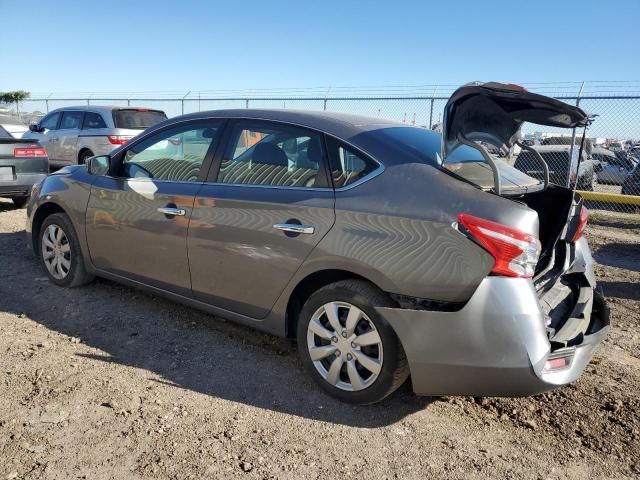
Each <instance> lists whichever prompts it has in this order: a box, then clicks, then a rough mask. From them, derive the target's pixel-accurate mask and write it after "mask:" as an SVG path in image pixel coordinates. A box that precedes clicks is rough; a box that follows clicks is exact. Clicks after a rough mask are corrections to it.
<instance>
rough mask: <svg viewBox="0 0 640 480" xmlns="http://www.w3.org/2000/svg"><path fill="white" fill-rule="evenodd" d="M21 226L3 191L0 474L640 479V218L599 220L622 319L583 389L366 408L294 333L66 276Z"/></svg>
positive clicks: (608, 288) (593, 238)
mask: <svg viewBox="0 0 640 480" xmlns="http://www.w3.org/2000/svg"><path fill="white" fill-rule="evenodd" d="M24 223H25V213H24V211H23V210H14V209H13V207H12V206H11V204H10V203H8V202H4V201H0V327H1V332H0V480H2V479H14V478H25V479H36V478H46V479H71V478H86V479H96V478H99V479H102V478H114V479H137V478H171V479H183V478H196V479H202V478H235V477H238V478H247V479H260V478H292V479H294V478H295V479H297V478H347V477H357V478H363V479H369V478H375V479H385V478H478V479H480V478H483V479H484V478H514V479H515V478H518V479H519V478H526V479H528V478H533V479H546V478H550V479H556V478H571V479H580V480H584V479H585V478H589V479H594V478H615V479H620V478H638V477H640V350H639V348H638V347H639V346H640V333H639V332H640V330H639V327H640V225H613V226H611V225H607V224H604V223H602V222H600V223H599V224H597V225H592V226H591V227H590V228H589V230H588V237H589V241H590V244H591V246H592V249H593V251H594V256H595V258H596V259H597V261H598V263H599V266H598V267H597V275H598V279H599V281H600V286H601V287H602V288H603V289H604V292H605V295H606V297H607V299H608V301H609V302H610V306H611V310H612V324H613V328H612V330H611V333H610V335H609V337H608V339H607V340H606V342H605V344H604V346H603V348H602V349H601V350H600V352H599V354H598V355H597V357H596V358H595V359H594V361H593V362H592V364H591V365H589V366H588V367H587V370H586V371H585V373H584V375H583V376H582V378H581V379H580V380H579V381H578V382H576V383H575V384H574V385H571V386H568V387H565V388H562V389H560V390H557V391H554V392H551V393H547V394H544V395H540V396H537V397H533V398H524V399H498V398H470V397H464V398H454V397H451V398H447V397H441V398H420V397H416V396H414V395H413V394H412V393H411V389H410V386H409V385H408V384H406V385H405V386H403V387H402V388H401V389H400V391H398V392H396V393H395V394H394V395H393V396H392V397H390V398H389V399H387V400H386V401H384V402H383V403H381V404H378V405H374V406H369V407H354V406H349V405H345V404H341V403H339V402H337V401H334V400H332V399H331V398H328V397H327V396H325V395H324V394H322V393H321V392H320V391H319V390H318V389H317V388H316V387H315V386H314V385H313V383H312V382H311V381H310V379H309V378H307V377H306V376H305V374H304V372H303V371H302V368H301V366H300V364H299V362H298V358H297V356H296V353H295V348H294V346H293V345H291V344H290V343H289V342H288V341H286V340H283V339H279V338H275V337H272V336H269V335H265V334H261V333H256V332H254V331H252V330H249V329H246V328H243V327H239V326H236V325H233V324H231V323H228V322H224V321H222V320H220V319H217V318H213V317H211V316H208V315H205V314H203V313H200V312H198V311H195V310H192V309H190V308H186V307H183V306H180V305H176V304H173V303H170V302H168V301H165V300H162V299H159V298H155V297H153V296H149V295H147V294H144V293H141V292H139V291H135V290H132V289H130V288H125V287H122V286H119V285H116V284H114V283H111V282H108V281H104V280H97V281H96V282H94V283H93V284H91V285H89V286H86V287H83V288H79V289H73V290H65V289H62V288H58V287H56V286H54V285H52V284H51V283H50V282H48V281H47V279H46V277H45V276H44V273H43V272H42V271H41V270H40V267H39V265H38V263H37V262H36V260H35V257H34V256H33V255H32V253H31V252H30V251H29V250H27V249H26V248H25V241H24ZM621 227H624V228H621Z"/></svg>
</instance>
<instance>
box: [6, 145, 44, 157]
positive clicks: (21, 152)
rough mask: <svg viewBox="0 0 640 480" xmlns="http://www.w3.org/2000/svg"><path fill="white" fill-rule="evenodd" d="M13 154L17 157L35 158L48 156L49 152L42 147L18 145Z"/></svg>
mask: <svg viewBox="0 0 640 480" xmlns="http://www.w3.org/2000/svg"><path fill="white" fill-rule="evenodd" d="M13 156H14V157H15V158H26V157H29V158H33V157H46V156H47V152H46V151H45V149H44V148H42V147H37V146H35V145H30V146H28V147H18V148H14V149H13Z"/></svg>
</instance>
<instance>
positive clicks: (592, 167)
mask: <svg viewBox="0 0 640 480" xmlns="http://www.w3.org/2000/svg"><path fill="white" fill-rule="evenodd" d="M531 148H533V149H534V150H535V151H536V152H538V153H539V154H540V155H541V156H542V158H543V159H544V161H545V162H546V163H547V165H548V166H549V181H550V182H552V183H555V184H556V185H562V186H564V185H567V179H568V178H569V176H570V174H569V170H570V168H571V143H569V144H567V145H540V146H533V147H531ZM574 149H575V150H574V151H575V156H576V158H577V156H578V155H577V153H578V149H579V147H578V146H577V145H576V146H575V147H574ZM596 166H597V164H596V162H594V160H592V159H590V158H589V156H588V154H587V153H586V149H585V151H583V152H582V161H581V162H580V168H579V170H578V172H577V188H578V190H588V191H592V190H593V189H594V187H595V185H596V183H597V173H596V168H597V167H596ZM514 167H515V168H517V169H518V170H520V171H521V172H524V173H526V174H527V175H529V176H531V177H534V178H538V179H540V180H542V178H543V175H544V171H543V170H542V169H541V168H540V163H539V162H538V161H537V159H536V156H535V153H534V152H531V151H527V150H523V151H521V152H520V154H519V155H518V156H517V157H516V161H515V163H514ZM574 167H575V166H574ZM570 180H571V182H572V183H573V182H575V181H576V175H575V174H572V177H571V179H570Z"/></svg>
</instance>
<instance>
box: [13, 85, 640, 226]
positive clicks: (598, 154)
mask: <svg viewBox="0 0 640 480" xmlns="http://www.w3.org/2000/svg"><path fill="white" fill-rule="evenodd" d="M523 85H524V86H525V87H527V88H528V89H529V90H531V91H535V92H538V93H542V94H545V95H549V96H553V97H554V98H558V99H559V100H561V101H564V102H567V103H570V104H573V105H579V106H580V107H581V108H583V109H584V110H586V111H588V112H590V113H595V114H597V115H598V116H597V118H596V121H595V122H594V123H593V125H592V126H590V127H589V129H588V131H587V136H588V138H589V139H590V140H589V142H587V145H586V146H587V148H585V152H584V155H583V157H582V160H581V167H580V170H579V171H577V172H576V171H575V166H576V163H577V162H576V159H577V153H578V150H579V148H578V147H577V146H574V147H572V140H571V136H572V133H573V132H571V131H567V130H563V129H555V128H548V127H541V126H538V125H532V124H526V125H525V126H524V128H523V133H524V138H525V140H526V141H527V143H531V144H532V145H533V147H534V148H535V149H536V150H538V152H539V153H541V155H542V156H543V158H544V159H545V160H546V161H547V163H548V165H549V170H550V179H551V181H552V182H554V183H559V184H562V185H566V184H568V183H570V182H574V181H575V182H577V185H578V187H577V188H578V189H579V190H581V191H583V192H584V193H583V196H584V197H585V199H586V201H587V205H588V206H589V207H590V208H591V209H595V210H603V211H608V212H617V213H619V214H626V215H631V216H632V217H633V221H634V222H635V221H640V167H638V166H637V165H638V163H640V84H638V83H635V82H565V83H538V84H526V83H524V84H523ZM454 88H455V87H454V86H442V85H435V86H433V85H429V86H418V87H411V88H410V89H409V87H397V88H395V87H380V88H378V89H376V90H375V91H370V90H369V91H368V90H363V89H362V88H360V87H359V88H357V89H353V88H352V89H343V90H340V89H333V90H331V91H324V92H318V91H310V92H306V91H299V90H295V91H294V90H291V89H289V90H286V89H285V90H280V91H275V90H273V91H264V90H263V91H254V92H247V91H242V92H239V91H235V92H234V91H226V92H221V91H217V92H216V91H201V92H187V93H183V94H180V93H176V92H173V93H172V92H169V93H157V94H150V93H146V94H145V93H132V94H126V95H123V94H118V95H116V94H94V93H93V94H75V95H53V94H48V95H33V96H32V98H29V99H27V100H25V101H23V102H21V103H20V104H19V105H18V106H17V107H18V108H17V109H16V108H15V107H14V109H16V110H17V112H16V113H18V115H19V116H20V119H21V121H22V122H23V123H28V122H29V121H34V120H36V119H37V118H39V117H41V116H42V115H43V114H46V113H47V112H49V111H51V110H53V109H56V108H61V107H68V106H77V105H115V106H121V107H127V106H130V107H147V108H154V109H160V110H163V111H165V112H166V114H167V115H168V116H169V117H172V116H176V115H181V114H187V113H192V112H199V111H206V110H218V109H243V108H267V109H272V108H278V109H280V108H285V109H298V110H320V111H333V112H343V113H352V114H358V115H366V116H369V117H379V118H385V119H390V120H395V121H400V122H404V123H406V124H410V125H415V126H418V127H423V128H434V127H437V125H438V124H439V123H440V122H441V120H442V114H443V109H444V106H445V104H446V102H447V100H448V98H449V96H450V94H451V93H452V92H453V90H454ZM581 135H582V132H581V131H579V132H576V137H577V138H578V139H579V138H580V137H581ZM636 145H637V146H636ZM517 150H518V149H517V148H516V151H515V152H514V153H513V154H512V155H511V156H510V157H508V158H504V159H502V160H504V161H506V162H508V163H510V164H511V165H515V167H516V168H518V169H519V170H523V171H525V172H526V173H527V174H529V175H531V176H539V175H541V171H540V168H539V167H540V166H539V164H538V163H537V162H536V161H535V160H534V159H532V158H531V157H530V155H529V154H528V153H527V152H524V151H523V152H518V151H517Z"/></svg>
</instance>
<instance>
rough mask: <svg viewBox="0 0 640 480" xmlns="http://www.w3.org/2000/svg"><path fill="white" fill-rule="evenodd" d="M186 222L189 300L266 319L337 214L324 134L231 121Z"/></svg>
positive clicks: (247, 121)
mask: <svg viewBox="0 0 640 480" xmlns="http://www.w3.org/2000/svg"><path fill="white" fill-rule="evenodd" d="M225 136H226V137H227V138H226V141H225V148H224V149H221V151H220V152H219V154H218V155H217V157H218V158H217V159H216V161H215V162H214V168H213V169H212V173H211V174H210V177H209V181H208V182H206V183H205V184H204V185H203V187H202V189H201V190H200V192H199V193H198V195H197V198H196V202H195V205H194V208H193V213H192V215H191V222H190V225H189V238H188V250H189V265H190V270H191V282H192V288H193V294H194V297H196V298H197V299H199V300H201V301H204V302H207V303H210V304H214V305H216V306H218V307H220V308H224V309H227V310H230V311H233V312H236V313H240V314H243V315H247V316H250V317H252V318H264V317H265V316H266V315H267V314H268V313H269V312H270V310H271V308H272V306H273V305H274V304H275V302H276V300H277V298H278V297H279V296H280V294H281V293H282V291H283V290H284V288H285V286H286V285H287V283H288V282H289V280H290V279H291V278H292V276H293V274H294V273H295V272H296V270H298V268H299V267H300V266H301V265H302V262H303V261H304V260H305V258H306V257H307V256H308V255H309V253H311V251H312V250H313V248H314V247H315V246H316V245H317V244H318V242H319V241H320V239H321V238H322V237H323V236H324V235H325V234H326V233H327V232H328V231H329V229H330V228H331V227H332V225H333V223H334V219H335V214H334V200H335V197H334V192H333V188H332V187H331V184H330V181H329V178H328V175H327V166H326V161H325V158H326V155H325V147H324V141H323V135H322V134H320V133H317V132H312V131H310V130H306V129H303V128H299V127H293V126H289V125H284V124H279V123H275V122H267V121H249V120H246V121H244V120H238V121H233V122H231V124H230V125H229V127H228V128H227V133H226V135H225Z"/></svg>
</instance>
